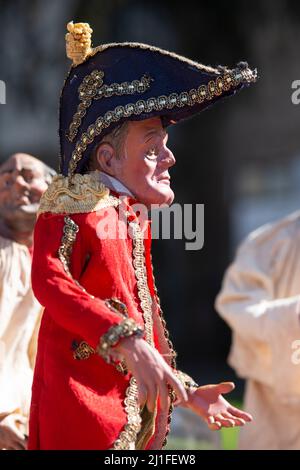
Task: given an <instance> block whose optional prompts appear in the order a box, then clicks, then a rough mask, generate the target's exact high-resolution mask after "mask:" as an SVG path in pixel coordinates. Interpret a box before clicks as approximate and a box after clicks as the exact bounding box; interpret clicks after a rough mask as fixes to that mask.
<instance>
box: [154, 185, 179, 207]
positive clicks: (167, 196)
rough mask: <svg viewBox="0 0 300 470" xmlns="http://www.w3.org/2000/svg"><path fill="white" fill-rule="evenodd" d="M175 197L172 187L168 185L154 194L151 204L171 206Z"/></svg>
mask: <svg viewBox="0 0 300 470" xmlns="http://www.w3.org/2000/svg"><path fill="white" fill-rule="evenodd" d="M174 197H175V195H174V193H173V191H172V189H171V188H170V187H169V186H167V185H166V188H165V189H160V191H159V192H157V194H155V195H154V196H153V198H152V201H151V203H150V204H151V205H159V206H170V205H171V204H172V202H173V201H174Z"/></svg>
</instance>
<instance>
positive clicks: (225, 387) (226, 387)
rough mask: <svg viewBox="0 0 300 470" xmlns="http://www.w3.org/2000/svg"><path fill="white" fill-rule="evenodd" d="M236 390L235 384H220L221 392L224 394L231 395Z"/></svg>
mask: <svg viewBox="0 0 300 470" xmlns="http://www.w3.org/2000/svg"><path fill="white" fill-rule="evenodd" d="M234 389H235V385H234V383H233V382H221V383H220V384H219V391H220V393H222V394H226V393H230V392H232V390H234Z"/></svg>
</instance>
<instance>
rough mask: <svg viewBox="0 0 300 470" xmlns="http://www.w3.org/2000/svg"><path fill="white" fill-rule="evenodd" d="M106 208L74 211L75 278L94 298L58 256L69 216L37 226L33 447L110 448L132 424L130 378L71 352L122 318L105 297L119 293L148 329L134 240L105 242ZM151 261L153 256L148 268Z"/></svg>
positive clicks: (44, 217) (93, 343)
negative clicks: (100, 233) (127, 402)
mask: <svg viewBox="0 0 300 470" xmlns="http://www.w3.org/2000/svg"><path fill="white" fill-rule="evenodd" d="M105 212H106V210H105V209H103V210H101V211H100V212H98V213H96V212H92V213H88V214H75V215H72V216H71V218H72V220H74V222H75V223H76V224H77V225H78V226H79V232H78V233H77V237H76V241H75V243H74V245H73V254H72V258H71V272H72V276H73V278H74V279H77V280H78V281H79V282H80V284H81V285H82V286H83V287H84V288H85V289H86V290H87V292H89V293H90V294H93V295H94V296H95V297H96V298H95V299H91V298H90V296H89V295H88V294H87V293H85V292H83V291H82V289H80V287H79V286H77V285H76V283H75V282H74V280H73V279H72V278H71V277H69V276H68V274H67V273H66V272H65V270H64V267H63V265H62V263H61V261H60V260H59V258H58V249H59V246H60V245H61V239H62V236H63V226H64V215H53V214H50V213H47V214H42V215H40V217H39V219H38V221H37V224H36V228H35V241H34V253H33V265H32V286H33V289H34V293H35V295H36V297H37V299H38V300H39V302H40V303H41V304H42V305H43V306H44V307H45V311H44V315H43V318H42V324H41V328H40V334H39V341H38V353H37V360H36V367H35V373H34V381H33V388H32V404H31V416H30V434H29V449H31V450H33V449H108V448H110V447H111V446H112V445H113V443H114V441H115V440H116V439H117V438H118V436H119V434H120V432H121V431H122V430H123V427H124V425H125V424H126V414H125V411H124V403H123V402H124V398H125V391H126V388H127V386H128V381H129V378H130V377H129V376H125V377H124V376H123V375H122V374H120V373H119V372H118V371H117V370H116V369H115V367H114V366H113V365H110V364H106V363H105V361H104V360H103V359H102V358H101V357H99V356H98V355H96V354H95V355H92V356H90V357H89V359H87V360H81V361H78V360H75V359H74V358H73V351H72V349H71V345H72V342H73V341H74V340H75V341H77V342H78V343H79V342H80V341H83V340H84V341H87V342H88V343H89V344H90V345H91V346H92V347H95V346H96V345H97V343H98V341H99V338H100V336H102V335H103V334H104V333H105V332H107V330H108V329H109V328H110V327H111V326H112V325H115V324H118V323H119V322H120V321H122V320H123V318H122V317H121V316H119V314H117V313H114V312H112V311H111V310H110V309H108V308H107V307H106V305H105V303H104V299H108V298H111V297H117V298H118V299H119V300H121V301H122V302H124V303H125V304H126V306H127V309H128V313H129V316H130V317H132V318H134V319H135V320H136V321H137V322H138V323H139V324H140V325H142V326H143V317H142V313H141V309H140V306H139V300H138V295H137V284H136V278H135V273H134V269H133V265H132V240H131V239H130V238H128V237H127V238H126V239H116V240H111V239H108V240H99V238H98V237H97V224H98V222H99V220H101V218H103V217H104V215H105ZM109 217H115V218H117V211H116V210H114V211H113V212H112V211H111V210H110V211H109ZM147 244H148V251H149V249H150V248H149V244H150V241H148V242H147ZM147 258H148V256H147ZM149 263H150V259H149V258H148V261H147V271H149V270H151V266H150V264H149ZM151 290H152V289H151Z"/></svg>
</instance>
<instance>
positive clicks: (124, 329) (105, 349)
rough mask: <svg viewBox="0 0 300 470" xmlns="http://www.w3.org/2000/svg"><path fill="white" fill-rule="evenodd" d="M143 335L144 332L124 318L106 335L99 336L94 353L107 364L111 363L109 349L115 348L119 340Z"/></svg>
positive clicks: (130, 320) (129, 319)
mask: <svg viewBox="0 0 300 470" xmlns="http://www.w3.org/2000/svg"><path fill="white" fill-rule="evenodd" d="M143 335H144V330H143V329H142V328H141V327H140V326H139V325H138V324H137V323H136V322H135V321H134V320H133V319H132V318H126V320H123V321H122V322H121V323H119V324H118V325H113V326H111V327H110V328H109V330H108V331H107V333H105V334H104V335H102V336H101V338H100V340H99V343H98V346H97V348H96V352H97V354H99V356H101V357H102V358H103V359H104V360H105V361H106V362H107V363H108V364H109V363H111V362H112V354H111V348H113V347H114V346H116V345H117V344H118V343H119V341H120V340H121V339H123V338H129V337H130V336H138V337H142V336H143Z"/></svg>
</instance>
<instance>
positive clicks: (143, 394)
mask: <svg viewBox="0 0 300 470" xmlns="http://www.w3.org/2000/svg"><path fill="white" fill-rule="evenodd" d="M137 386H138V394H139V395H138V402H139V407H140V408H143V407H144V405H145V403H146V401H147V388H146V387H145V385H144V384H143V383H142V382H138V381H137Z"/></svg>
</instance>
